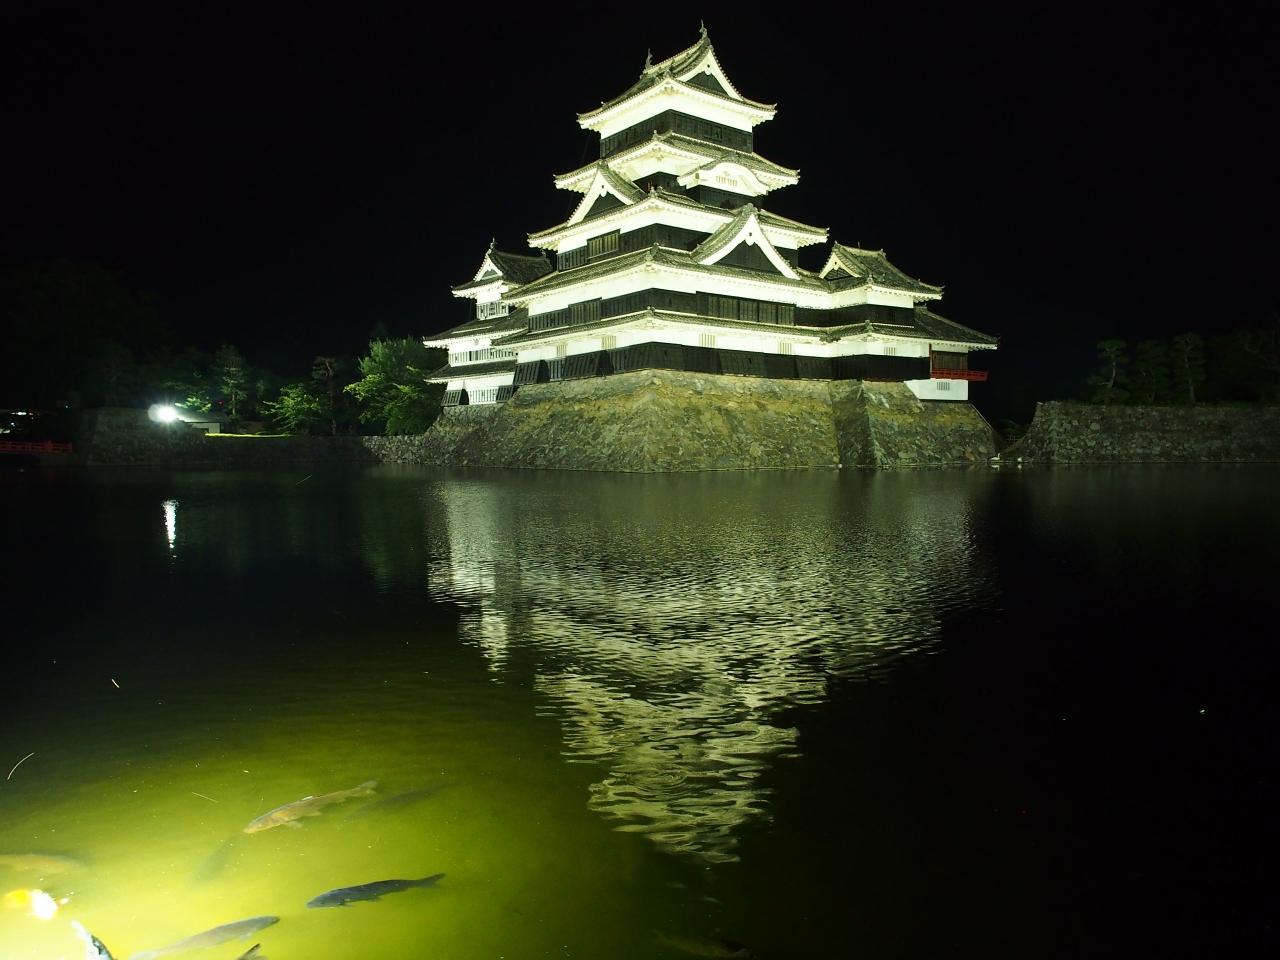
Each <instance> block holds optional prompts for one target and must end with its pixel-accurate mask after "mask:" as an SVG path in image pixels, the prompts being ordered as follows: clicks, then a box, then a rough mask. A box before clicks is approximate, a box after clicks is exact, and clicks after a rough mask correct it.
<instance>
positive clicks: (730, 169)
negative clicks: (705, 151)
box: [676, 157, 772, 197]
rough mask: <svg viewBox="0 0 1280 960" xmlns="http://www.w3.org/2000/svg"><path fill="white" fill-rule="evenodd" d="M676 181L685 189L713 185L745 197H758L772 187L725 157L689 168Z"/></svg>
mask: <svg viewBox="0 0 1280 960" xmlns="http://www.w3.org/2000/svg"><path fill="white" fill-rule="evenodd" d="M676 182H677V183H678V184H680V186H682V187H684V188H685V189H686V190H688V189H691V188H693V187H715V188H716V189H717V190H727V191H729V192H730V193H738V194H742V195H743V196H747V197H760V196H764V194H766V193H768V192H769V191H770V190H771V189H772V187H771V186H770V185H768V184H766V183H765V182H764V181H763V180H761V179H760V177H759V176H758V175H757V174H756V173H755V172H754V171H753V170H751V169H750V168H749V167H746V166H743V165H742V164H741V163H736V162H735V161H733V160H731V159H729V158H727V157H725V158H721V159H719V160H713V161H711V162H710V163H706V164H703V165H702V166H700V167H698V168H696V169H694V170H690V171H689V172H688V173H686V174H683V175H681V176H680V177H679V178H678V179H677V180H676Z"/></svg>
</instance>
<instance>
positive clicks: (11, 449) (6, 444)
mask: <svg viewBox="0 0 1280 960" xmlns="http://www.w3.org/2000/svg"><path fill="white" fill-rule="evenodd" d="M70 452H71V444H69V443H58V442H56V441H54V440H40V441H38V442H35V443H31V442H28V441H23V440H0V453H70Z"/></svg>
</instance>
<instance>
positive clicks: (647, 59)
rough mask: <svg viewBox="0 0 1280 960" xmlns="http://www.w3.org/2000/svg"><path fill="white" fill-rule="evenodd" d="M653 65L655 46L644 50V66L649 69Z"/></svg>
mask: <svg viewBox="0 0 1280 960" xmlns="http://www.w3.org/2000/svg"><path fill="white" fill-rule="evenodd" d="M652 66H653V47H650V48H649V49H648V50H646V51H645V52H644V68H645V69H646V70H648V69H649V68H650V67H652Z"/></svg>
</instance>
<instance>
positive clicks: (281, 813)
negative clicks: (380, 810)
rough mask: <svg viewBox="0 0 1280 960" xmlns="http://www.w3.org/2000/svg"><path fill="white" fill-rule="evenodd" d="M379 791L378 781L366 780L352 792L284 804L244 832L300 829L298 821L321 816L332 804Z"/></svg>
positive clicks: (267, 813)
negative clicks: (280, 827)
mask: <svg viewBox="0 0 1280 960" xmlns="http://www.w3.org/2000/svg"><path fill="white" fill-rule="evenodd" d="M377 789H378V781H377V780H366V781H365V782H364V783H362V784H360V785H359V786H358V787H352V788H351V789H350V790H336V791H334V792H333V793H325V794H321V795H320V796H318V797H303V798H302V799H301V800H295V801H293V803H286V804H283V805H282V806H279V807H276V808H275V809H274V810H268V811H267V812H266V813H264V814H263V815H262V816H260V817H255V818H254V819H253V820H250V821H249V825H248V826H246V827H245V828H244V832H245V833H260V832H261V831H263V830H270V829H271V828H272V827H279V826H289V827H300V826H302V824H300V823H298V821H299V820H300V819H302V818H303V817H315V816H319V814H320V811H321V810H323V809H324V808H325V807H327V806H329V805H330V804H334V803H343V802H344V801H346V800H351V799H354V798H355V797H368V796H372V795H373V794H374V793H375V792H377Z"/></svg>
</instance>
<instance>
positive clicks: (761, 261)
mask: <svg viewBox="0 0 1280 960" xmlns="http://www.w3.org/2000/svg"><path fill="white" fill-rule="evenodd" d="M720 263H722V264H725V265H726V266H730V267H742V268H744V269H746V270H760V271H762V272H765V273H775V274H781V273H782V271H781V270H779V269H778V266H777V264H775V263H774V262H773V261H772V260H770V259H769V257H768V255H767V254H766V253H765V252H764V251H763V250H761V249H760V247H759V245H758V244H746V243H740V244H738V245H737V246H736V247H734V248H733V249H732V250H730V251H729V252H728V253H727V254H725V255H724V256H723V257H721V258H720Z"/></svg>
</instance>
